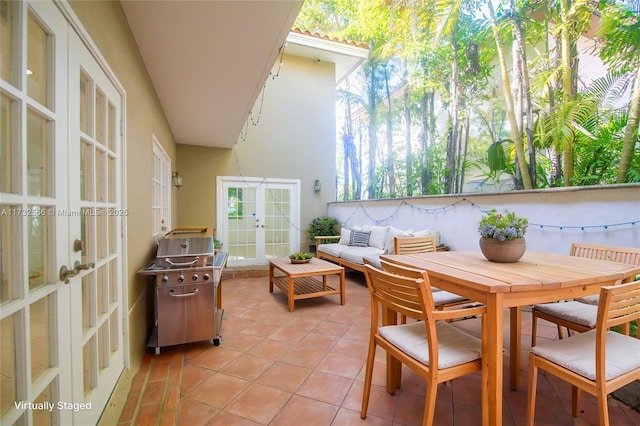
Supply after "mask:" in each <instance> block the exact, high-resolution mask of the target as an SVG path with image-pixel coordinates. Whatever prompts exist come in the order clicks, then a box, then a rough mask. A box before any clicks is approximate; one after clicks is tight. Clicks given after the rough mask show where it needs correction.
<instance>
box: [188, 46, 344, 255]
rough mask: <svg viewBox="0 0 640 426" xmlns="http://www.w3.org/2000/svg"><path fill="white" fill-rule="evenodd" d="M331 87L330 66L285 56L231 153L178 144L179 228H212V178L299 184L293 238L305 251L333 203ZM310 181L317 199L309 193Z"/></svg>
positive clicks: (214, 195) (332, 84) (213, 222)
mask: <svg viewBox="0 0 640 426" xmlns="http://www.w3.org/2000/svg"><path fill="white" fill-rule="evenodd" d="M334 87H335V75H334V65H333V64H330V63H326V62H317V61H315V60H311V59H306V58H300V57H293V56H288V55H285V57H284V65H283V67H282V69H281V71H280V74H279V77H278V78H276V79H273V80H272V79H271V78H269V79H267V85H266V92H265V96H264V104H263V105H262V114H261V116H260V120H259V122H258V124H257V126H253V125H249V127H248V130H247V135H246V140H241V141H240V142H238V143H237V144H236V145H235V147H234V148H233V149H216V148H205V147H199V146H189V145H178V147H177V152H178V170H179V171H180V174H181V175H182V177H183V183H184V186H183V187H182V188H180V191H179V192H178V203H179V217H180V218H179V221H178V225H179V226H204V225H207V226H214V227H215V224H216V177H217V176H246V177H259V178H262V177H268V178H281V179H300V180H301V191H300V193H301V194H300V195H301V200H300V201H301V206H300V207H301V208H300V220H301V224H300V238H301V247H302V248H304V249H305V250H307V248H306V246H307V237H306V233H305V230H306V228H307V226H308V225H309V223H310V222H311V220H312V219H313V218H314V217H317V216H322V215H325V214H326V206H327V202H330V201H333V200H335V196H336V190H335V176H336V160H335V158H336V143H335V138H336V128H335V89H334ZM260 102H261V99H260V98H259V99H258V101H257V103H256V105H255V106H254V108H253V116H254V120H255V119H256V118H257V117H256V116H257V114H258V111H259V110H260ZM177 142H178V143H179V142H180V141H177ZM315 179H320V180H321V182H322V191H321V192H320V193H315V192H314V191H313V182H314V180H315Z"/></svg>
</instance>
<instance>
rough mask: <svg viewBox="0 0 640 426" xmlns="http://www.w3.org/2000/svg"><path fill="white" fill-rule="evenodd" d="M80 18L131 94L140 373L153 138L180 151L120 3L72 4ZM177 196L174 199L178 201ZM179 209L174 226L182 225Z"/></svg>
mask: <svg viewBox="0 0 640 426" xmlns="http://www.w3.org/2000/svg"><path fill="white" fill-rule="evenodd" d="M70 5H71V7H72V8H73V10H74V12H75V13H76V15H77V16H78V18H79V19H80V21H81V22H82V25H83V26H84V28H85V30H86V31H87V32H88V33H89V35H90V37H91V39H92V40H93V42H94V43H95V45H96V47H97V48H98V49H99V51H100V52H101V54H102V55H103V56H104V58H105V60H106V61H107V63H108V65H109V66H110V67H111V69H112V70H113V72H114V73H115V74H116V76H117V78H118V79H119V81H120V83H121V84H122V85H123V87H124V90H125V91H126V136H125V137H126V148H125V151H126V152H125V157H126V173H127V178H126V182H127V189H126V190H127V199H126V200H125V203H126V206H125V207H126V208H127V209H128V212H129V214H128V216H127V236H126V240H125V244H126V246H127V270H126V279H125V288H126V289H127V297H128V307H127V308H128V312H127V314H128V320H129V348H130V356H131V364H130V365H131V368H132V369H133V370H137V368H138V366H139V365H140V361H141V360H142V356H143V355H144V352H145V349H146V348H145V347H146V341H147V339H148V337H149V331H150V329H151V324H152V322H151V321H152V319H153V310H152V309H153V304H152V302H153V293H152V291H151V290H152V289H153V286H152V284H151V283H152V278H150V277H142V276H139V275H137V274H136V271H137V270H138V269H140V268H141V267H143V266H145V265H146V264H147V263H148V262H149V260H151V259H152V258H153V257H154V256H155V244H154V241H153V239H152V229H151V201H152V200H151V177H152V172H153V171H152V160H151V159H152V135H156V137H157V139H158V140H159V142H160V143H161V144H162V145H163V147H164V149H165V151H166V152H167V154H168V155H169V157H170V158H171V161H172V164H175V163H176V148H175V143H174V140H173V136H172V134H171V130H170V129H169V125H168V123H167V120H166V118H165V116H164V112H163V110H162V107H161V105H160V102H159V100H158V98H157V96H156V93H155V90H154V88H153V85H152V83H151V80H150V78H149V75H148V73H147V71H146V68H145V66H144V63H143V61H142V58H141V56H140V53H139V51H138V47H137V45H136V43H135V40H134V38H133V35H132V33H131V31H130V30H129V25H128V23H127V19H126V17H125V15H124V12H123V11H122V7H121V6H120V3H119V2H112V1H91V2H87V1H72V2H70ZM175 193H176V191H175V190H174V199H175ZM176 214H177V211H176V208H175V202H174V209H173V221H174V223H176V221H177V216H176Z"/></svg>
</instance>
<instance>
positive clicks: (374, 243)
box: [364, 226, 389, 250]
mask: <svg viewBox="0 0 640 426" xmlns="http://www.w3.org/2000/svg"><path fill="white" fill-rule="evenodd" d="M364 230H365V231H371V236H369V244H368V245H369V247H375V248H379V249H382V250H384V245H385V242H386V241H387V234H388V233H389V227H388V226H370V227H368V228H364Z"/></svg>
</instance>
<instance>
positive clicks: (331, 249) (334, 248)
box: [316, 243, 348, 257]
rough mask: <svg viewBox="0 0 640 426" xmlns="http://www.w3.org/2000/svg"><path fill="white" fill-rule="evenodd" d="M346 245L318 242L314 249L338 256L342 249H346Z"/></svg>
mask: <svg viewBox="0 0 640 426" xmlns="http://www.w3.org/2000/svg"><path fill="white" fill-rule="evenodd" d="M347 249H348V246H346V245H344V244H338V243H332V244H320V245H319V246H318V247H316V250H317V251H318V252H320V253H326V254H329V255H331V256H335V257H340V255H341V254H342V252H343V251H345V250H347Z"/></svg>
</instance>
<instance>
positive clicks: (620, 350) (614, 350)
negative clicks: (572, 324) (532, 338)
mask: <svg viewBox="0 0 640 426" xmlns="http://www.w3.org/2000/svg"><path fill="white" fill-rule="evenodd" d="M595 333H596V330H590V331H587V332H585V333H578V334H574V335H573V336H571V337H569V338H567V339H561V340H555V341H553V342H550V343H546V344H542V345H538V346H534V347H532V348H531V351H532V352H533V353H534V354H536V355H538V356H540V357H542V358H546V359H548V360H550V361H553V362H555V363H556V364H559V365H561V366H563V367H565V368H567V369H569V370H571V371H573V372H575V373H578V374H580V375H581V376H583V377H586V378H588V379H589V380H595V379H596V348H595V346H596V335H595ZM606 336H607V337H606V341H607V343H606V353H605V358H606V362H605V378H606V380H611V379H613V378H615V377H618V376H620V375H622V374H624V373H627V372H629V371H632V370H634V369H638V368H640V340H639V339H636V338H634V337H629V336H625V335H624V334H620V333H616V332H615V331H607V333H606Z"/></svg>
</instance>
